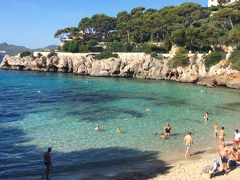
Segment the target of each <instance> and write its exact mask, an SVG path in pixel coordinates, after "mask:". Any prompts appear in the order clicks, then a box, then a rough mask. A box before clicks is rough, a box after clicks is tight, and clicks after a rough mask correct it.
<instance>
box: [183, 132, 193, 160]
mask: <svg viewBox="0 0 240 180" xmlns="http://www.w3.org/2000/svg"><path fill="white" fill-rule="evenodd" d="M184 142H185V145H186V148H187V150H186V153H185V158H187V156H191V154H190V149H191V146H192V144H193V139H192V133H191V132H189V133H188V134H187V135H186V136H185V137H184Z"/></svg>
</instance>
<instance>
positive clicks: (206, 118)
mask: <svg viewBox="0 0 240 180" xmlns="http://www.w3.org/2000/svg"><path fill="white" fill-rule="evenodd" d="M204 120H205V121H206V122H207V121H208V112H206V113H205V115H204Z"/></svg>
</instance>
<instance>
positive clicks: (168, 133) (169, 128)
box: [164, 124, 172, 136]
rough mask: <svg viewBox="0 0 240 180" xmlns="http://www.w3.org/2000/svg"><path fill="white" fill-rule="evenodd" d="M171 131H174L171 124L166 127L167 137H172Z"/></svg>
mask: <svg viewBox="0 0 240 180" xmlns="http://www.w3.org/2000/svg"><path fill="white" fill-rule="evenodd" d="M171 129H172V127H171V126H170V125H169V124H167V125H166V126H165V127H164V132H165V134H166V135H167V136H169V135H170V132H171Z"/></svg>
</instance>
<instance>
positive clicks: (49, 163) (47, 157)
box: [44, 147, 52, 179]
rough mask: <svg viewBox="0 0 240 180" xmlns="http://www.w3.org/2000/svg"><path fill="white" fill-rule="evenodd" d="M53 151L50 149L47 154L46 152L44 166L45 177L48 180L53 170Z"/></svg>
mask: <svg viewBox="0 0 240 180" xmlns="http://www.w3.org/2000/svg"><path fill="white" fill-rule="evenodd" d="M51 151H52V148H50V147H49V148H48V150H47V152H45V154H44V164H45V168H46V169H45V173H44V175H46V179H48V176H49V173H50V170H51V168H52V159H51Z"/></svg>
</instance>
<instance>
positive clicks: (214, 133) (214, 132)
mask: <svg viewBox="0 0 240 180" xmlns="http://www.w3.org/2000/svg"><path fill="white" fill-rule="evenodd" d="M218 132H219V126H218V123H216V124H215V125H214V126H213V135H214V137H217V136H218Z"/></svg>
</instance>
